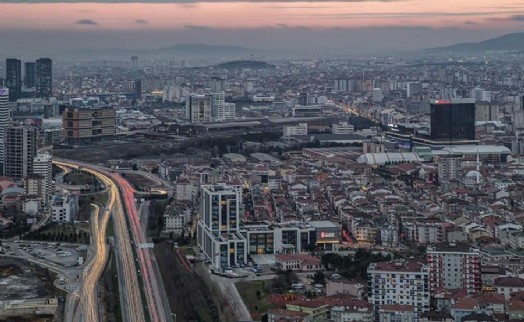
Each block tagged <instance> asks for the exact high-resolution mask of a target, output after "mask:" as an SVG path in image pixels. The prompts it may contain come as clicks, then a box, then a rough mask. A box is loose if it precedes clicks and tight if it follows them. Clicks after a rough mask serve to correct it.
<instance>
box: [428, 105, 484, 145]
mask: <svg viewBox="0 0 524 322" xmlns="http://www.w3.org/2000/svg"><path fill="white" fill-rule="evenodd" d="M430 108H431V139H432V140H435V141H446V142H449V144H453V141H456V140H475V103H473V102H472V101H471V100H435V101H433V102H431V105H430Z"/></svg>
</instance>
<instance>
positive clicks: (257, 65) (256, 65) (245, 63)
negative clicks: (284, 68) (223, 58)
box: [216, 60, 275, 69]
mask: <svg viewBox="0 0 524 322" xmlns="http://www.w3.org/2000/svg"><path fill="white" fill-rule="evenodd" d="M216 67H218V68H225V69H234V68H253V69H264V68H274V67H275V66H274V65H271V64H268V63H266V62H263V61H256V60H235V61H230V62H225V63H222V64H218V65H216Z"/></svg>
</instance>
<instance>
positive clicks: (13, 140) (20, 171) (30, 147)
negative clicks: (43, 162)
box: [4, 126, 36, 180]
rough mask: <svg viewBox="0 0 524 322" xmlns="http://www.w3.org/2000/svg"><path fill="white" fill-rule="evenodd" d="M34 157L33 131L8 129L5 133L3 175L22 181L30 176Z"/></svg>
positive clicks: (18, 128) (20, 127) (19, 128)
mask: <svg viewBox="0 0 524 322" xmlns="http://www.w3.org/2000/svg"><path fill="white" fill-rule="evenodd" d="M35 155H36V134H35V130H34V129H33V128H31V127H28V126H11V127H8V128H7V130H6V133H5V153H4V175H5V176H7V177H11V178H13V179H15V180H22V179H23V178H25V177H26V176H28V175H30V174H32V172H33V159H34V157H35Z"/></svg>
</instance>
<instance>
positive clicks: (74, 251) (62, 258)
mask: <svg viewBox="0 0 524 322" xmlns="http://www.w3.org/2000/svg"><path fill="white" fill-rule="evenodd" d="M3 247H4V248H5V249H4V253H6V254H8V255H15V256H23V257H34V258H37V259H40V260H45V261H49V262H52V263H55V264H58V265H60V266H63V267H74V266H79V265H80V264H81V263H82V260H83V259H85V256H86V251H85V250H84V247H82V246H80V249H79V247H78V246H77V245H72V244H65V243H46V242H29V241H20V242H18V241H17V242H12V243H11V242H7V243H3ZM79 257H82V260H80V261H79Z"/></svg>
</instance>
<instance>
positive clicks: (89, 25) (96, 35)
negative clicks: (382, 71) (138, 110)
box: [0, 0, 524, 56]
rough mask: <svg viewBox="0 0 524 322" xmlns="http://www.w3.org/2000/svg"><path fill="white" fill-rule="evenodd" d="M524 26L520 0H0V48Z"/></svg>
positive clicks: (411, 37)
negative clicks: (0, 45) (138, 0)
mask: <svg viewBox="0 0 524 322" xmlns="http://www.w3.org/2000/svg"><path fill="white" fill-rule="evenodd" d="M522 30H524V3H523V2H522V1H511V0H510V1H503V2H501V1H496V0H481V1H476V0H461V1H454V0H442V1H426V0H411V1H401V0H399V1H395V0H384V1H366V0H357V1H340V2H330V1H267V2H260V1H193V0H182V1H167V0H166V1H140V2H136V1H125V0H121V1H93V2H89V3H85V2H82V1H67V0H64V1H38V0H36V1H31V0H29V1H23V2H21V1H5V0H4V1H0V39H1V41H2V49H3V54H20V55H22V54H23V55H26V56H27V55H30V54H34V55H41V54H54V53H60V52H64V51H70V50H78V49H107V48H128V49H154V48H159V47H165V46H171V45H175V44H179V43H202V44H221V45H241V46H248V47H252V48H256V49H271V50H280V51H284V52H292V53H315V54H322V53H324V54H326V53H327V54H332V53H333V51H335V52H337V51H338V52H339V53H343V54H347V53H380V52H383V51H385V50H388V51H406V50H412V49H424V48H429V47H435V46H442V45H451V44H453V43H457V42H470V41H481V40H485V39H488V38H491V37H494V36H499V35H503V34H507V33H511V32H517V31H522Z"/></svg>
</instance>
